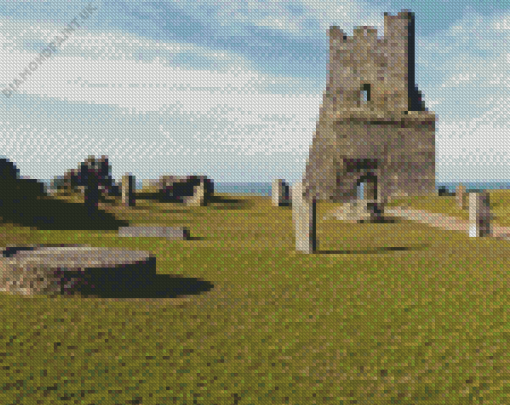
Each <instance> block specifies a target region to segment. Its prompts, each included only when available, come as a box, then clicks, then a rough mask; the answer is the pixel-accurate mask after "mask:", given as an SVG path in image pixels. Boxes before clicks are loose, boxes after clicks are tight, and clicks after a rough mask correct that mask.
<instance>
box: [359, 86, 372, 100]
mask: <svg viewBox="0 0 510 405" xmlns="http://www.w3.org/2000/svg"><path fill="white" fill-rule="evenodd" d="M369 101H370V85H369V84H364V85H363V86H362V87H361V104H366V103H368V102H369Z"/></svg>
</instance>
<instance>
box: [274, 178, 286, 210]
mask: <svg viewBox="0 0 510 405" xmlns="http://www.w3.org/2000/svg"><path fill="white" fill-rule="evenodd" d="M289 197H290V193H289V186H288V184H287V183H286V182H285V180H282V179H276V180H273V187H272V202H273V205H274V206H275V207H281V206H283V205H288V204H289V203H290V201H289Z"/></svg>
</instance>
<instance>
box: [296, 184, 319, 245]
mask: <svg viewBox="0 0 510 405" xmlns="http://www.w3.org/2000/svg"><path fill="white" fill-rule="evenodd" d="M304 192H305V189H304V186H303V183H302V181H300V182H298V183H297V184H294V185H293V186H292V222H293V225H294V233H295V238H296V251H298V252H302V253H307V254H309V253H314V252H315V251H316V250H317V239H316V212H317V211H316V201H315V199H313V200H312V201H310V202H309V201H308V200H306V198H304V196H303V194H304Z"/></svg>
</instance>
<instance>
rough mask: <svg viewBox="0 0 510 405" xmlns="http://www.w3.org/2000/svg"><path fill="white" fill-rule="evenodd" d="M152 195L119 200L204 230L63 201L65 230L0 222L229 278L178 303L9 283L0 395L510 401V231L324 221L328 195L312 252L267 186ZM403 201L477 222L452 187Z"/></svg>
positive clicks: (0, 326)
mask: <svg viewBox="0 0 510 405" xmlns="http://www.w3.org/2000/svg"><path fill="white" fill-rule="evenodd" d="M142 197H145V195H142V194H139V195H138V200H137V206H136V207H134V208H131V209H129V210H128V209H125V208H122V207H121V206H119V205H118V200H117V202H115V203H114V202H113V200H112V201H109V203H108V204H106V205H104V206H103V209H104V211H106V212H107V213H109V215H111V217H114V218H115V219H116V220H122V221H124V222H126V221H127V222H129V223H130V224H136V223H143V224H149V223H153V224H158V225H168V226H187V227H189V228H190V230H191V236H192V237H194V238H193V239H192V240H189V241H167V240H164V239H160V238H133V239H129V240H128V239H126V238H118V237H116V236H115V229H114V227H113V226H110V224H111V223H114V222H112V221H113V220H110V222H108V221H107V220H104V221H102V222H101V223H100V224H98V225H97V226H96V227H95V228H94V226H92V227H90V228H91V229H88V227H85V226H82V227H81V224H85V220H84V219H83V218H84V217H83V213H82V212H81V211H79V208H80V207H81V206H80V204H76V203H79V198H71V197H58V198H56V199H48V201H44V202H41V207H42V208H41V209H46V210H50V211H51V210H53V211H52V212H55V213H58V215H59V217H62V218H64V219H63V220H62V221H63V222H61V223H63V224H66V230H54V229H40V228H36V227H34V226H32V227H30V223H29V222H28V223H27V222H26V215H25V216H24V217H23V218H22V221H21V222H23V221H25V224H24V226H20V225H19V224H17V225H11V224H8V223H3V224H2V225H0V245H3V246H5V245H6V244H15V243H18V244H25V243H45V244H51V243H73V244H75V243H78V244H90V245H92V246H98V247H125V248H129V249H140V250H149V251H151V252H153V253H154V254H156V255H157V271H158V274H160V275H162V277H163V275H174V278H173V280H174V282H175V283H179V282H182V283H185V280H188V283H191V281H189V280H194V279H199V280H203V281H207V282H209V283H211V284H212V285H213V287H212V288H211V289H210V290H208V291H202V292H201V293H200V294H191V295H186V296H179V297H175V298H154V297H153V296H152V295H151V294H150V292H146V293H145V295H144V294H143V293H142V294H138V295H137V298H133V297H129V296H126V297H124V298H108V297H78V296H77V297H57V298H50V297H44V296H41V297H24V296H14V295H8V294H0V387H1V389H0V404H2V405H8V404H30V405H31V404H61V403H62V404H64V403H65V404H87V405H92V404H122V405H124V404H143V405H146V404H162V405H163V404H165V405H166V404H204V405H212V404H239V405H249V404H254V405H255V404H277V405H279V404H292V405H308V404H335V405H339V404H378V405H383V404H434V405H437V404H505V403H510V365H509V363H510V356H509V347H510V324H509V323H508V319H507V316H508V311H509V310H510V305H509V304H510V300H509V298H508V293H507V291H508V286H509V282H510V275H508V273H507V271H508V270H507V269H508V264H509V259H508V258H509V257H510V242H509V241H503V240H496V239H492V238H484V239H476V238H469V237H468V235H467V234H462V233H460V232H451V231H442V230H439V229H437V228H432V227H429V226H427V225H422V224H416V223H412V222H408V221H404V220H403V221H397V222H395V223H384V224H382V223H380V224H350V223H340V222H338V221H334V220H327V221H325V220H322V217H323V215H324V214H325V213H326V212H328V211H330V210H332V209H334V208H335V207H337V206H338V204H332V203H323V202H321V203H319V204H318V209H317V211H318V212H317V219H318V225H317V237H318V240H319V248H318V252H317V254H314V255H302V254H296V253H295V251H294V238H293V230H292V210H291V208H289V207H280V208H277V207H272V206H271V201H270V198H268V197H257V196H244V197H240V196H227V195H225V194H218V197H217V198H216V199H215V201H214V202H213V203H212V204H211V205H209V206H207V207H197V208H192V209H190V208H187V207H184V206H182V205H179V204H173V203H166V204H165V203H158V202H157V201H156V200H151V199H149V198H145V199H144V198H142ZM509 198H510V193H508V192H504V191H494V192H492V193H491V202H492V205H493V210H494V212H495V214H496V218H495V222H496V223H499V224H502V225H510V222H508V224H507V223H505V221H506V217H507V216H506V213H507V211H508V209H509V208H508V207H510V204H507V203H506V202H507V200H508V199H509ZM50 200H51V201H50ZM71 202H74V204H73V203H71ZM392 204H408V205H409V206H411V208H416V209H428V210H429V211H431V212H444V213H448V214H450V215H457V216H461V217H464V218H465V219H467V213H466V212H462V211H460V210H458V209H456V208H455V199H454V197H441V198H439V197H430V198H425V199H424V198H419V199H417V198H402V199H398V200H396V201H395V202H393V203H392ZM29 208H30V209H32V211H33V212H32V213H31V215H32V216H37V215H39V214H37V213H36V212H35V211H37V209H39V207H35V206H34V204H32V205H31V206H30V207H26V209H29ZM80 215H81V216H80ZM109 218H110V217H109ZM110 219H111V218H110ZM103 225H104V226H103ZM48 228H51V227H48ZM84 228H87V229H84ZM103 228H104V229H103ZM176 277H181V278H176ZM185 278H187V279H185ZM169 279H170V278H169ZM185 287H186V286H185Z"/></svg>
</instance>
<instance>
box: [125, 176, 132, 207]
mask: <svg viewBox="0 0 510 405" xmlns="http://www.w3.org/2000/svg"><path fill="white" fill-rule="evenodd" d="M134 188H135V177H134V176H132V175H129V174H126V175H124V176H122V205H125V206H126V207H134V206H135V190H134Z"/></svg>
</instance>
